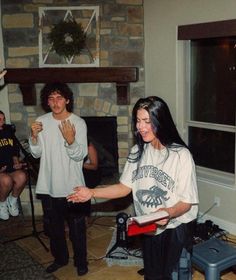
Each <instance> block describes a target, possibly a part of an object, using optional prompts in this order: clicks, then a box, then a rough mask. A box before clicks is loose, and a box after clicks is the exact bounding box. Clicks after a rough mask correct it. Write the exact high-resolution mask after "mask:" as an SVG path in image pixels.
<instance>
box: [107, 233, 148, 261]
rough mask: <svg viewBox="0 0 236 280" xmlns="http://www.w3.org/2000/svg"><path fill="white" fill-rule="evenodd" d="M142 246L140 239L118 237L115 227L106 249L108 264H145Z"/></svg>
mask: <svg viewBox="0 0 236 280" xmlns="http://www.w3.org/2000/svg"><path fill="white" fill-rule="evenodd" d="M118 236H119V234H118ZM140 247H141V246H140V240H138V239H136V238H134V237H132V238H128V237H125V238H124V237H123V238H117V231H116V229H115V230H114V232H113V234H112V238H111V242H110V244H109V246H108V248H107V251H106V258H105V260H106V263H107V265H108V266H112V265H122V266H143V258H142V251H141V248H140Z"/></svg>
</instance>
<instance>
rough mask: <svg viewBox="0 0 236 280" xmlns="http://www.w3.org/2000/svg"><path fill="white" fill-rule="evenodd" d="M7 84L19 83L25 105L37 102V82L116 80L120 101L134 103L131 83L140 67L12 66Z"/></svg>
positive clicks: (105, 81) (118, 99) (120, 102)
mask: <svg viewBox="0 0 236 280" xmlns="http://www.w3.org/2000/svg"><path fill="white" fill-rule="evenodd" d="M6 70H7V73H6V75H5V76H4V80H5V83H6V84H19V86H20V89H21V92H22V94H23V103H24V105H36V90H35V84H37V83H50V82H63V83H116V89H117V104H118V105H127V104H129V102H130V94H129V83H131V82H137V81H138V68H137V67H91V68H90V67H89V68H8V69H6Z"/></svg>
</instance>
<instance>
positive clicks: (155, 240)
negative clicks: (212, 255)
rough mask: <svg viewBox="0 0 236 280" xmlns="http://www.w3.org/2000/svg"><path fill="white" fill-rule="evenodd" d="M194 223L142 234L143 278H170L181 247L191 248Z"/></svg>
mask: <svg viewBox="0 0 236 280" xmlns="http://www.w3.org/2000/svg"><path fill="white" fill-rule="evenodd" d="M193 226H194V223H193V222H191V223H188V224H181V225H180V226H178V227H177V228H175V229H167V230H165V231H164V232H163V233H161V234H159V235H155V236H149V235H144V236H143V261H144V275H145V276H144V279H145V280H171V279H172V272H173V271H175V269H176V268H177V266H178V262H179V259H180V256H181V252H182V250H183V248H186V249H187V250H188V251H189V252H191V250H192V242H193Z"/></svg>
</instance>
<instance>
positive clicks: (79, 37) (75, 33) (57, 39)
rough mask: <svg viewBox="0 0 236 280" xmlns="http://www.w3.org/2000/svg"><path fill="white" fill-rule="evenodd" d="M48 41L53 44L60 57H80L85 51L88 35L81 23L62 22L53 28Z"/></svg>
mask: <svg viewBox="0 0 236 280" xmlns="http://www.w3.org/2000/svg"><path fill="white" fill-rule="evenodd" d="M48 39H49V41H50V43H51V44H52V50H54V51H55V52H56V53H57V54H58V55H60V56H64V57H66V58H70V57H72V56H74V55H79V54H80V53H81V51H82V50H83V49H84V47H85V40H86V34H85V33H84V30H83V27H82V25H81V23H77V22H76V21H75V20H68V21H63V20H61V21H60V22H59V23H57V24H56V25H54V26H53V28H52V30H51V32H50V33H49V35H48Z"/></svg>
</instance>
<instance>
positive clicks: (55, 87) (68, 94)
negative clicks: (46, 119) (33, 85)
mask: <svg viewBox="0 0 236 280" xmlns="http://www.w3.org/2000/svg"><path fill="white" fill-rule="evenodd" d="M55 91H56V92H58V93H59V94H60V95H61V96H63V97H64V98H65V99H66V100H69V103H68V104H66V109H67V111H68V112H72V111H73V106H74V97H73V92H72V90H71V89H70V88H69V86H68V85H67V84H64V83H60V82H55V83H50V84H46V85H45V86H44V87H43V88H42V90H41V95H40V99H41V106H42V108H43V109H44V110H45V111H46V112H50V111H51V109H50V107H49V105H48V97H49V95H50V94H51V93H52V92H55Z"/></svg>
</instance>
